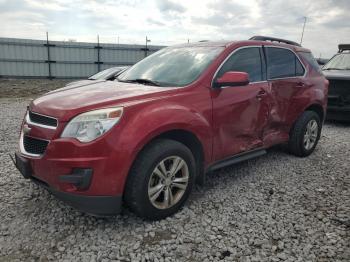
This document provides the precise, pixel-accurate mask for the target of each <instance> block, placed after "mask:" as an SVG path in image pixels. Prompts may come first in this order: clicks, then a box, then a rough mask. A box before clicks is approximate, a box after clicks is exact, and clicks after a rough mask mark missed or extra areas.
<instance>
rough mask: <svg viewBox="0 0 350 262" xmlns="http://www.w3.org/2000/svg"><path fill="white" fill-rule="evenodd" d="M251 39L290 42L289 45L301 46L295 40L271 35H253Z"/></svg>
mask: <svg viewBox="0 0 350 262" xmlns="http://www.w3.org/2000/svg"><path fill="white" fill-rule="evenodd" d="M249 40H257V41H270V42H278V43H284V44H288V45H295V46H301V45H300V44H298V43H297V42H293V41H290V40H285V39H281V38H275V37H270V36H262V35H256V36H253V37H251V38H249Z"/></svg>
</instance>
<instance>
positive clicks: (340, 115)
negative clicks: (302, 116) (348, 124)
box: [327, 106, 350, 121]
mask: <svg viewBox="0 0 350 262" xmlns="http://www.w3.org/2000/svg"><path fill="white" fill-rule="evenodd" d="M327 119H328V120H338V121H350V106H347V107H337V106H328V108H327Z"/></svg>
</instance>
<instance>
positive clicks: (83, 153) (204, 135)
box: [27, 41, 328, 195]
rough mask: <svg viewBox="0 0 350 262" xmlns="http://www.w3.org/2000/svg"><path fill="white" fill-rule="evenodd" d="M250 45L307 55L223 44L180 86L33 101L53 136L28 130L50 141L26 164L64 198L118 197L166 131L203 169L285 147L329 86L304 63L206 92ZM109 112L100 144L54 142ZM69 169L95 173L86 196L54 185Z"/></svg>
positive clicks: (111, 87)
mask: <svg viewBox="0 0 350 262" xmlns="http://www.w3.org/2000/svg"><path fill="white" fill-rule="evenodd" d="M208 45H210V43H208ZM249 45H252V46H262V45H269V46H284V47H286V48H290V49H292V50H293V51H295V52H297V51H305V49H302V48H300V47H293V46H289V45H283V44H274V43H268V42H261V41H241V42H233V43H226V44H225V49H224V51H223V52H222V53H221V54H220V55H219V56H218V57H217V58H216V60H214V61H213V62H212V64H211V65H210V66H209V67H208V68H207V69H206V70H205V71H204V73H203V74H202V75H201V76H200V77H199V79H198V80H196V81H195V82H193V83H192V84H190V85H189V86H186V87H182V88H167V87H154V86H144V85H139V84H129V83H121V82H117V81H108V82H98V83H93V84H90V85H85V86H83V87H77V86H72V87H67V88H65V89H64V90H57V91H54V92H50V93H49V94H46V95H44V96H42V97H40V98H38V99H36V100H34V101H33V102H32V103H31V104H30V110H32V111H33V112H37V113H40V114H44V115H48V116H52V117H56V118H58V120H59V125H58V128H57V129H56V130H49V129H43V128H40V127H36V126H31V128H32V130H31V131H30V132H31V133H30V135H31V136H33V137H38V138H42V139H47V140H50V144H49V146H48V147H47V150H46V152H45V154H44V155H43V156H42V158H40V159H38V158H31V157H27V158H28V159H31V166H32V169H33V172H34V176H36V177H38V178H40V179H41V180H43V181H45V182H47V183H48V184H49V185H50V186H52V187H54V188H56V189H59V190H62V191H66V192H72V191H73V192H75V193H76V194H84V195H121V194H123V190H124V185H125V182H126V178H127V176H128V172H129V170H130V167H131V165H132V163H133V161H134V160H135V158H136V157H137V154H138V153H139V152H140V150H141V149H142V148H143V147H144V146H145V145H146V144H147V143H149V142H150V141H151V140H152V139H154V138H155V137H157V136H159V135H161V134H162V133H164V132H166V131H170V130H186V131H188V132H191V133H193V134H194V135H195V136H196V137H197V138H198V140H199V141H200V142H201V144H202V147H203V154H204V158H205V159H204V165H205V168H207V167H208V166H209V165H211V164H213V163H214V162H215V161H218V160H221V159H223V158H226V157H229V156H232V155H234V154H237V153H240V152H243V151H246V150H251V149H254V148H261V147H270V146H272V145H275V144H278V143H282V142H286V141H287V140H288V138H289V130H290V128H291V126H292V125H293V123H294V122H295V120H296V119H297V118H298V116H299V115H300V114H301V113H302V112H303V111H304V110H305V109H306V108H308V107H309V106H311V105H318V106H320V107H322V109H323V111H324V112H325V109H326V101H327V88H328V84H327V83H326V81H325V78H324V77H323V76H322V75H320V74H319V73H318V72H316V71H315V70H314V69H312V67H311V66H309V65H308V64H307V61H303V63H304V64H305V66H306V69H307V75H306V77H299V78H289V79H283V80H274V81H263V82H257V83H250V84H248V85H245V86H235V87H227V88H212V79H213V77H214V74H215V72H216V71H217V69H218V67H219V66H220V65H221V63H222V62H223V61H224V60H225V59H226V57H227V56H228V55H229V54H230V53H231V52H232V51H234V50H235V49H237V48H239V47H242V46H249ZM301 59H302V58H301ZM225 77H229V78H230V79H229V80H232V79H234V80H235V81H236V82H240V81H238V80H246V78H247V76H246V74H244V73H243V74H242V73H238V74H237V73H232V74H228V75H227V76H225ZM221 80H222V79H221ZM223 80H225V79H223ZM241 82H244V81H241ZM114 106H123V107H124V112H123V116H122V118H121V120H120V122H119V123H118V124H117V125H116V126H114V127H113V128H112V129H111V130H110V131H109V132H107V133H106V134H105V135H103V136H102V137H99V138H98V139H96V140H95V141H92V142H90V143H80V142H79V141H77V140H75V139H68V138H60V135H61V133H62V132H63V129H64V127H65V126H66V124H67V123H68V121H69V120H70V119H72V118H73V117H74V116H76V115H78V114H80V113H83V112H86V111H89V110H95V109H100V108H106V107H114ZM75 167H85V168H92V169H93V180H92V183H91V186H90V188H89V189H88V190H86V191H77V190H76V189H75V188H74V187H71V186H67V185H66V184H62V183H60V182H59V181H58V176H60V175H64V174H69V173H70V172H71V171H72V168H75Z"/></svg>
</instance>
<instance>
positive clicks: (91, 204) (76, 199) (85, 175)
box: [15, 152, 122, 216]
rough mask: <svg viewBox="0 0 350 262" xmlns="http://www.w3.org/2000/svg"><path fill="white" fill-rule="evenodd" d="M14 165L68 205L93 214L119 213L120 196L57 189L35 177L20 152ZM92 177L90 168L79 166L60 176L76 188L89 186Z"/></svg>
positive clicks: (107, 214) (25, 175)
mask: <svg viewBox="0 0 350 262" xmlns="http://www.w3.org/2000/svg"><path fill="white" fill-rule="evenodd" d="M15 166H16V167H17V169H18V170H19V171H20V172H21V174H22V175H23V177H24V178H26V179H31V180H32V181H33V182H34V183H36V184H37V185H39V186H41V187H43V188H45V189H46V190H48V191H49V192H50V193H52V194H53V195H54V196H56V197H57V198H58V199H60V200H62V201H63V202H65V203H67V204H68V205H70V206H72V207H74V208H76V209H77V210H80V211H82V212H84V213H88V214H91V215H95V216H110V215H115V214H118V213H120V211H121V206H122V196H121V195H116V196H101V195H83V194H76V193H70V192H64V191H61V190H57V189H55V188H54V187H52V186H50V185H49V184H48V183H46V182H45V181H43V180H41V179H40V178H38V177H36V176H35V174H33V170H32V168H31V162H30V159H27V158H24V157H22V156H21V154H20V153H17V152H16V153H15ZM91 178H92V170H91V169H86V168H79V169H75V170H73V172H72V173H71V174H68V175H62V176H60V180H62V182H63V183H64V182H68V183H70V184H72V185H74V186H75V187H76V188H80V189H85V187H89V185H90V183H91Z"/></svg>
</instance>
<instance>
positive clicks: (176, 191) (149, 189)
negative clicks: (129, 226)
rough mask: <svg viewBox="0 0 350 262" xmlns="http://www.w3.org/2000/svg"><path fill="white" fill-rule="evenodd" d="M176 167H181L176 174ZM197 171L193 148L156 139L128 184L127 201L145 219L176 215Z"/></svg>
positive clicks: (145, 150)
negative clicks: (191, 149)
mask: <svg viewBox="0 0 350 262" xmlns="http://www.w3.org/2000/svg"><path fill="white" fill-rule="evenodd" d="M181 160H182V161H183V162H182V161H181ZM161 163H163V164H164V165H162V164H161ZM174 166H177V167H180V166H181V169H179V170H178V171H177V172H176V170H177V169H178V168H174V169H175V172H171V171H172V167H174ZM156 168H157V169H156ZM164 168H165V170H166V171H167V172H164ZM162 170H163V171H162ZM195 170H196V166H195V160H194V157H193V155H192V153H191V151H190V149H188V148H187V147H186V146H185V145H183V144H181V143H179V142H177V141H174V140H169V139H157V140H155V141H154V142H152V143H151V144H150V145H148V146H146V148H145V149H143V150H142V151H141V153H140V154H139V156H138V157H137V159H136V160H135V162H134V164H133V166H132V168H131V170H130V173H129V176H128V180H127V183H126V187H125V191H124V192H125V193H124V201H125V203H126V205H127V206H128V207H129V209H130V210H131V211H132V212H134V213H135V214H136V215H138V216H140V217H142V218H145V219H149V220H159V219H163V218H165V217H168V216H170V215H172V214H174V213H176V212H177V211H178V210H179V209H180V208H181V207H182V206H183V205H184V203H185V201H186V200H187V198H188V197H189V195H190V193H191V190H192V187H193V184H194V180H195V174H196V171H195ZM159 171H160V172H159ZM172 173H174V174H172ZM164 174H165V176H164ZM164 178H165V179H164ZM186 180H187V182H186ZM180 181H181V182H180ZM185 184H186V186H185ZM180 186H181V188H180ZM160 188H162V190H160ZM154 189H156V191H155V192H156V193H155V194H153V193H154ZM169 192H171V194H170V193H169ZM157 194H158V195H157ZM151 199H152V200H151ZM171 200H172V201H171Z"/></svg>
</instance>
